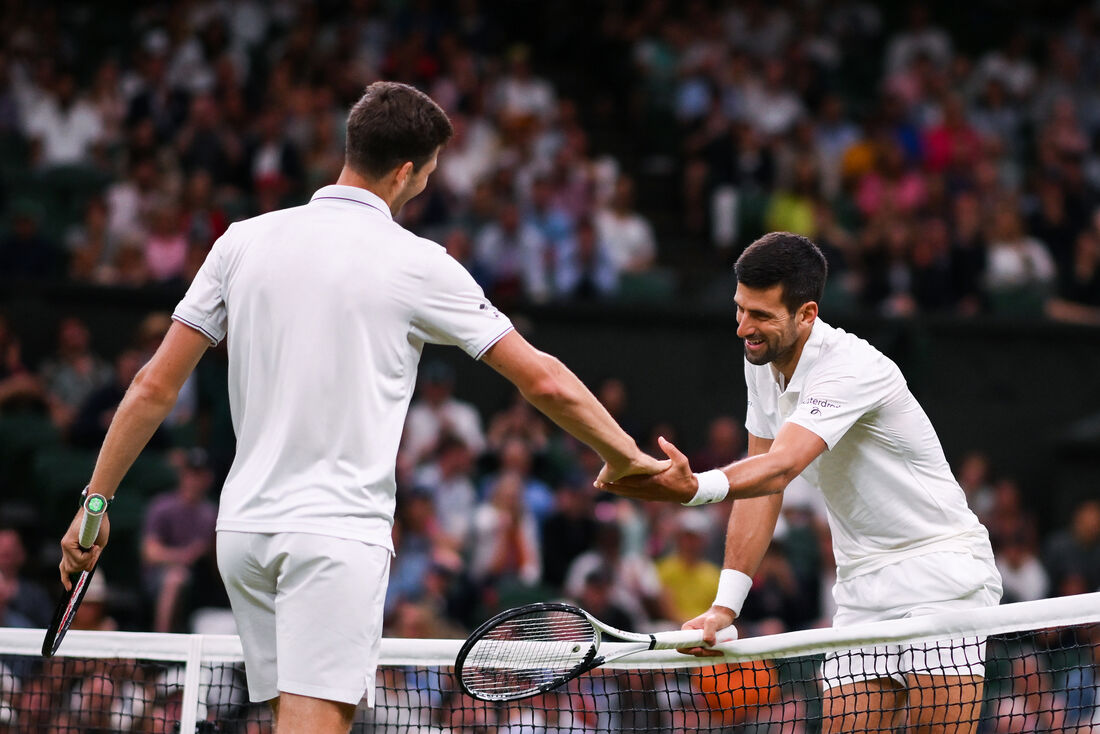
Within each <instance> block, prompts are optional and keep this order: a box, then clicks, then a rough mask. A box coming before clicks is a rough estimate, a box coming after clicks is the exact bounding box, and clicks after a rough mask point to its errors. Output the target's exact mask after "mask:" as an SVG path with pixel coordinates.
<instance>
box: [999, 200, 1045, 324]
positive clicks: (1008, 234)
mask: <svg viewBox="0 0 1100 734" xmlns="http://www.w3.org/2000/svg"><path fill="white" fill-rule="evenodd" d="M989 241H990V244H989V260H988V262H987V263H986V271H985V286H986V288H987V289H989V291H990V294H991V295H992V297H993V298H994V299H995V300H996V301H997V304H999V306H1000V310H1005V309H1009V310H1019V309H1021V308H1025V309H1026V308H1028V307H1029V306H1030V307H1032V308H1034V306H1035V305H1036V304H1041V303H1042V302H1043V301H1044V300H1045V299H1046V296H1047V295H1048V292H1049V290H1050V288H1051V286H1052V285H1053V282H1054V279H1055V276H1056V272H1055V268H1054V259H1053V258H1052V257H1051V255H1050V251H1049V250H1047V248H1046V245H1044V244H1043V243H1042V242H1040V241H1039V240H1037V239H1035V238H1034V237H1031V236H1029V235H1028V234H1027V232H1026V230H1024V227H1023V222H1022V221H1021V218H1020V214H1019V211H1018V208H1017V206H1016V205H1015V203H1014V202H1012V201H1005V202H1002V203H1001V205H1000V206H998V207H997V209H996V211H995V212H994V214H993V223H992V225H991V227H990V234H989Z"/></svg>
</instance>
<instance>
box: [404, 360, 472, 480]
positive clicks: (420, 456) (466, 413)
mask: <svg viewBox="0 0 1100 734" xmlns="http://www.w3.org/2000/svg"><path fill="white" fill-rule="evenodd" d="M454 388H455V373H454V369H453V368H452V367H450V366H449V365H447V364H446V363H444V362H429V363H427V364H425V365H424V366H423V367H422V368H421V369H420V393H419V395H418V397H417V398H416V400H414V401H413V403H412V405H411V406H409V413H408V416H407V417H406V419H405V432H404V435H403V438H402V451H403V452H404V453H405V454H407V455H408V457H409V459H410V460H411V461H412V462H413V463H414V464H419V463H420V462H422V461H424V460H425V459H426V458H428V457H429V456H431V455H432V454H433V453H434V452H435V451H436V448H437V446H438V444H439V442H440V440H441V439H442V438H443V437H444V436H445V435H447V434H450V435H451V436H454V437H455V438H457V439H459V440H460V441H462V442H463V443H464V444H465V445H466V447H467V448H468V449H469V450H470V451H471V452H472V453H473V455H474V456H477V455H479V454H480V453H481V452H482V451H483V450H484V449H485V434H484V433H483V431H482V427H481V415H480V414H479V413H478V412H477V409H476V408H475V407H474V406H473V405H471V404H469V403H467V402H464V401H462V400H459V399H457V398H455V397H454Z"/></svg>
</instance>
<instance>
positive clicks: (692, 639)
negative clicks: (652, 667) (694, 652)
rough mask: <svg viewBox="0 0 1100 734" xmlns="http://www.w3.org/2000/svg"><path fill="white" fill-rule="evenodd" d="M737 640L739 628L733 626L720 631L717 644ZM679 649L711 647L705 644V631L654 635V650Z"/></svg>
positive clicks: (681, 631)
mask: <svg viewBox="0 0 1100 734" xmlns="http://www.w3.org/2000/svg"><path fill="white" fill-rule="evenodd" d="M736 639H737V628H736V627H734V626H733V625H732V624H731V625H730V626H729V627H724V628H722V629H720V630H718V635H717V644H719V645H721V644H722V643H723V642H733V641H734V640H736ZM679 647H709V645H707V644H706V643H704V642H703V630H672V631H671V632H658V633H656V634H654V635H653V647H652V648H651V649H653V650H675V649H676V648H679Z"/></svg>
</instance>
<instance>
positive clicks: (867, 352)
mask: <svg viewBox="0 0 1100 734" xmlns="http://www.w3.org/2000/svg"><path fill="white" fill-rule="evenodd" d="M782 381H783V376H782V375H781V374H780V373H779V372H778V370H776V369H775V368H774V367H773V366H772V365H753V364H749V363H748V362H747V361H746V362H745V384H746V386H747V388H748V410H747V413H746V420H745V428H746V429H747V430H748V431H749V433H751V434H753V435H754V436H757V437H759V438H775V436H776V434H777V433H778V431H779V428H780V426H782V425H783V423H785V422H787V421H790V422H792V423H797V424H798V425H800V426H802V427H804V428H806V429H808V430H810V431H813V432H814V433H815V434H817V435H818V436H820V437H821V439H822V440H823V441H825V443H826V444H827V445H828V449H827V450H826V451H824V452H823V453H822V454H821V455H820V456H819V457H818V458H817V459H815V460H814V461H813V462H812V463H811V464H810V465H809V466H808V467H807V468H806V470H805V471H804V472H802V477H803V478H804V479H806V480H807V481H809V482H810V483H811V484H813V485H815V486H817V487H819V488H820V489H821V492H822V495H823V497H824V500H825V506H826V509H827V511H828V517H829V526H830V528H831V530H832V535H833V552H834V554H835V556H836V562H837V577H838V578H840V579H845V578H850V577H852V576H856V575H859V574H861V573H866V572H868V571H872V570H875V569H877V568H881V567H882V566H884V565H887V564H890V563H894V562H896V561H898V560H901V559H902V558H906V557H909V556H915V555H921V554H924V553H932V552H936V551H945V550H958V551H961V552H968V553H973V554H975V555H978V556H980V557H983V558H990V559H991V558H992V557H993V552H992V550H991V548H990V545H989V534H988V533H987V532H986V529H985V528H984V527H983V526H982V524H981V523H980V522H978V518H977V517H976V516H975V515H974V513H973V512H971V511H970V508H969V507H967V504H966V498H965V496H964V495H963V491H962V489H961V488H960V487H959V485H958V482H956V481H955V478H954V477H953V476H952V474H951V469H950V467H949V466H948V464H947V459H946V458H945V457H944V454H943V448H942V447H941V446H940V441H939V438H938V437H937V436H936V432H935V430H934V429H933V428H932V423H931V421H929V420H928V416H927V415H925V413H924V410H923V409H922V408H921V407H920V404H919V403H917V400H916V398H914V397H913V394H912V393H911V392H910V391H909V388H908V386H907V385H906V383H905V378H904V377H902V374H901V370H899V369H898V367H897V365H895V364H894V363H893V362H892V361H891V360H890V359H888V358H887V357H886V356H884V355H883V354H882V353H881V352H879V351H878V350H877V349H875V348H874V347H872V346H871V345H870V344H868V343H867V342H866V341H864V340H863V339H860V338H859V337H856V336H854V335H852V334H848V333H847V332H845V331H844V330H842V329H836V328H833V327H832V326H829V325H828V324H826V323H825V322H823V321H822V320H821V319H817V321H816V322H815V323H814V326H813V330H812V331H811V332H810V338H809V339H808V340H807V341H806V345H805V347H803V350H802V355H801V357H800V358H799V360H798V365H797V366H796V368H795V371H794V374H793V375H792V376H791V381H790V384H789V385H785V386H784V385H783V384H782Z"/></svg>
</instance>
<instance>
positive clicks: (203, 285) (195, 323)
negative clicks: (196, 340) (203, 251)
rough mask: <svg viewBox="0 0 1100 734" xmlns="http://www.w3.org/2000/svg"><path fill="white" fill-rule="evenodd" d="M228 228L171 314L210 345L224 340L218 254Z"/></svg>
mask: <svg viewBox="0 0 1100 734" xmlns="http://www.w3.org/2000/svg"><path fill="white" fill-rule="evenodd" d="M232 231H233V229H232V227H230V229H228V230H227V231H226V233H225V234H224V235H222V236H221V237H220V238H218V241H217V242H215V243H214V247H213V248H211V250H210V253H209V254H208V255H207V256H206V261H205V262H203V264H202V267H201V268H199V272H198V274H197V275H195V279H194V280H193V281H191V287H190V288H188V289H187V293H186V294H185V295H184V297H183V300H182V301H180V302H179V304H178V305H177V306H176V310H175V311H173V312H172V318H173V319H175V320H176V321H179V322H181V323H184V324H187V325H188V326H190V327H191V328H193V329H197V330H199V331H201V332H202V333H203V334H205V335H206V336H207V338H208V339H210V341H211V343H212V344H215V345H216V344H218V343H219V342H220V341H221V340H222V339H224V338H225V332H226V329H227V324H228V318H227V315H226V311H225V296H224V293H225V288H224V284H225V283H224V279H225V269H224V266H223V265H222V259H223V255H222V251H223V250H224V249H225V241H226V238H228V237H229V236H230V233H231V232H232Z"/></svg>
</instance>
